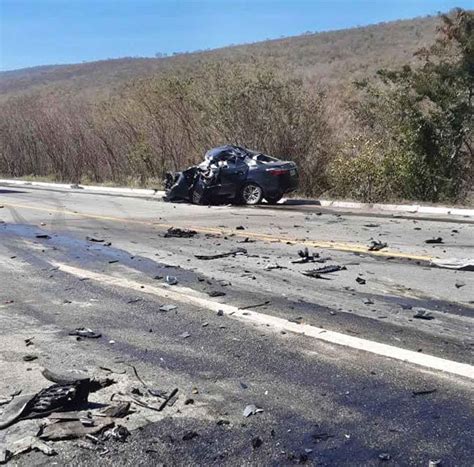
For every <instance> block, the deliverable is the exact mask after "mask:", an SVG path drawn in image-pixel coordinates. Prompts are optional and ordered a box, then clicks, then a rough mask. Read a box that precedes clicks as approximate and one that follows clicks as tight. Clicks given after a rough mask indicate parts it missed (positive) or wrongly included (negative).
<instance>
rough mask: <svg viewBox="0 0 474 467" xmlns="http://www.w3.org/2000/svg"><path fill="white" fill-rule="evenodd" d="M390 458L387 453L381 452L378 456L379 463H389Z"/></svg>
mask: <svg viewBox="0 0 474 467" xmlns="http://www.w3.org/2000/svg"><path fill="white" fill-rule="evenodd" d="M391 458H392V456H391V455H390V454H389V453H388V452H381V453H380V454H379V459H380V460H381V461H389V460H390V459H391Z"/></svg>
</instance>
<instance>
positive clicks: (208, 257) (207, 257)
mask: <svg viewBox="0 0 474 467" xmlns="http://www.w3.org/2000/svg"><path fill="white" fill-rule="evenodd" d="M246 254H247V250H246V249H245V248H234V249H233V250H230V251H228V252H226V253H218V254H215V255H194V257H195V258H197V259H202V260H211V259H219V258H227V257H228V256H236V255H246Z"/></svg>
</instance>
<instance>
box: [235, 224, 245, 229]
mask: <svg viewBox="0 0 474 467" xmlns="http://www.w3.org/2000/svg"><path fill="white" fill-rule="evenodd" d="M235 230H245V227H244V226H243V225H238V226H237V227H236V228H235Z"/></svg>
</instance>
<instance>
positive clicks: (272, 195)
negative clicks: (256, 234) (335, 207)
mask: <svg viewBox="0 0 474 467" xmlns="http://www.w3.org/2000/svg"><path fill="white" fill-rule="evenodd" d="M298 180H299V176H298V169H297V167H296V164H295V163H294V162H288V161H282V160H279V159H275V158H274V157H271V156H267V155H266V154H262V153H261V152H258V151H252V150H249V149H246V148H242V147H239V146H233V145H227V146H220V147H218V148H214V149H211V150H209V151H208V152H207V153H206V154H205V156H204V162H202V163H201V164H199V165H198V166H194V167H190V168H189V169H186V170H184V171H183V172H176V173H174V174H173V173H168V174H167V176H166V180H165V189H166V197H165V199H166V200H167V201H177V200H183V201H191V202H193V203H196V204H208V203H219V202H229V201H230V202H236V203H242V204H249V205H254V204H259V203H260V202H261V201H262V200H263V199H265V200H266V201H267V202H268V203H271V204H274V203H277V202H278V201H279V200H280V199H281V198H282V196H283V195H284V194H285V193H289V192H292V191H294V190H296V189H297V187H298Z"/></svg>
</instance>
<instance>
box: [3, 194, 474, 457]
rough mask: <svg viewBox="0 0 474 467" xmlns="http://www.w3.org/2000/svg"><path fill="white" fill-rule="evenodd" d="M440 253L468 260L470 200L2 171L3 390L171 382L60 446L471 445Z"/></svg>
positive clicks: (80, 449) (330, 452) (471, 279)
mask: <svg viewBox="0 0 474 467" xmlns="http://www.w3.org/2000/svg"><path fill="white" fill-rule="evenodd" d="M170 228H180V229H188V230H192V231H194V232H193V233H191V234H190V236H189V237H175V236H169V235H166V234H167V232H168V230H169V229H170ZM438 238H441V240H440V241H438V243H426V241H427V240H433V239H438ZM372 241H375V242H381V243H385V244H386V246H385V247H384V248H382V249H380V250H378V251H369V249H368V246H369V245H370V244H371V242H372ZM305 248H307V255H306V256H305V253H304V250H305ZM299 251H302V254H303V256H305V257H304V258H303V256H301V255H300V254H299V253H298V252H299ZM210 255H211V258H209V256H210ZM212 255H217V256H219V255H221V256H222V257H218V258H212ZM435 258H441V259H453V258H454V259H464V260H471V262H472V260H473V258H474V218H473V217H468V216H452V215H450V216H448V215H432V216H427V215H421V214H419V215H418V214H407V213H404V214H403V215H397V214H396V213H386V212H385V213H383V212H380V211H375V210H373V211H365V212H361V211H360V210H352V211H351V210H344V211H342V210H339V211H338V210H336V209H324V208H320V207H317V206H308V205H304V206H297V205H292V206H262V207H255V208H246V207H236V206H210V207H208V206H192V205H187V204H170V203H165V202H163V201H160V200H156V199H147V198H146V197H142V198H134V197H124V196H116V195H114V196H109V195H103V194H88V193H81V192H80V191H77V192H72V191H67V190H63V191H62V190H56V191H51V190H46V189H33V188H28V187H4V188H2V187H0V370H1V373H2V378H1V380H0V400H1V399H2V396H6V395H8V394H11V393H14V392H15V391H18V390H22V392H23V393H25V392H35V391H39V390H40V389H41V388H43V387H45V386H47V385H48V382H47V381H45V379H44V378H43V376H42V375H41V370H42V368H49V369H54V370H57V371H64V372H65V371H82V372H87V373H88V374H101V375H108V376H110V377H111V378H113V379H115V380H116V384H115V385H112V386H110V387H108V388H106V389H104V390H103V391H99V392H97V393H95V394H94V395H93V396H94V400H93V402H95V403H97V404H105V403H107V402H108V401H110V398H111V397H115V396H116V395H117V394H119V395H121V396H123V397H125V395H129V394H130V393H131V391H132V390H133V389H136V388H138V389H140V388H141V390H142V391H143V388H144V387H145V386H144V385H143V384H142V382H143V381H145V382H146V384H147V385H149V386H150V387H154V388H159V389H161V390H168V391H169V390H171V389H173V388H178V389H179V392H178V395H179V397H178V399H177V401H176V403H175V404H174V405H172V406H169V407H166V409H165V410H163V411H161V412H157V411H153V410H148V409H147V408H146V407H143V406H139V405H135V406H134V410H135V413H133V414H131V415H130V416H129V417H127V419H126V420H125V419H124V420H123V424H125V426H127V427H128V428H129V429H130V431H131V436H130V437H129V438H128V439H127V441H126V442H124V443H120V442H108V444H107V445H106V447H107V452H105V451H102V452H99V450H98V449H97V447H96V446H93V445H91V446H89V447H85V446H84V445H83V444H84V442H82V444H81V443H79V442H77V441H75V440H74V441H59V442H55V443H54V447H55V449H56V451H57V452H58V457H57V458H56V459H55V460H56V461H57V462H59V464H61V465H65V464H71V463H72V464H74V465H89V464H90V463H91V462H95V463H97V464H98V465H293V464H307V465H338V466H341V465H342V466H346V465H347V466H353V465H380V464H383V465H420V466H427V465H428V463H429V462H430V461H437V460H440V461H441V463H440V464H437V465H443V466H445V465H457V466H464V465H465V466H468V465H472V458H473V448H472V439H473V432H472V430H473V427H474V411H473V402H472V401H473V400H474V397H473V395H474V391H473V380H474V366H473V365H474V358H473V357H474V353H473V351H474V332H473V330H474V326H473V324H474V272H473V271H467V270H453V269H445V268H440V267H434V266H433V264H432V261H433V259H435ZM325 266H338V267H339V268H334V269H339V270H336V271H334V272H330V273H326V272H325V271H324V270H323V271H319V272H317V273H315V275H316V277H311V276H308V275H306V274H305V273H307V272H308V271H311V270H314V269H318V268H323V267H325ZM81 327H85V328H90V329H92V330H94V331H96V332H98V333H101V335H102V336H101V337H100V338H97V339H87V338H85V339H80V340H77V339H76V338H74V337H72V336H70V335H68V333H69V332H70V331H71V330H74V329H76V328H81ZM25 339H26V340H27V342H26V343H28V342H29V344H28V345H26V343H25ZM28 340H29V341H28ZM26 354H34V356H35V357H37V358H36V359H34V360H32V361H25V360H24V356H25V355H26ZM133 368H135V370H134V369H133ZM137 374H138V375H139V376H138V377H137ZM248 405H255V406H256V407H258V408H261V409H262V411H258V412H257V413H254V414H253V415H250V416H248V417H245V416H244V415H243V412H244V409H245V408H246V407H247V406H248ZM1 409H2V407H1V406H0V411H1ZM35 423H36V424H33V423H31V421H26V422H19V423H18V424H16V425H14V427H15V430H12V429H10V430H3V431H0V447H1V445H2V443H3V444H4V445H8V443H11V442H12V441H11V440H14V439H16V438H15V437H18V436H20V435H19V434H18V431H20V432H21V430H19V428H21V426H22V424H25V425H24V427H25V428H24V431H23V432H21V433H20V434H21V435H23V434H24V433H25V432H27V431H28V430H30V431H31V430H34V429H37V427H38V425H37V423H39V422H38V421H36V422H35ZM12 428H13V427H12ZM189 433H192V436H186V435H187V434H189ZM15 462H16V463H17V465H32V463H34V464H35V465H36V464H40V463H42V462H44V463H46V462H49V461H48V459H47V458H46V457H45V456H44V454H42V453H39V452H30V453H27V454H23V455H21V456H18V457H15ZM434 465H436V464H434Z"/></svg>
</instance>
